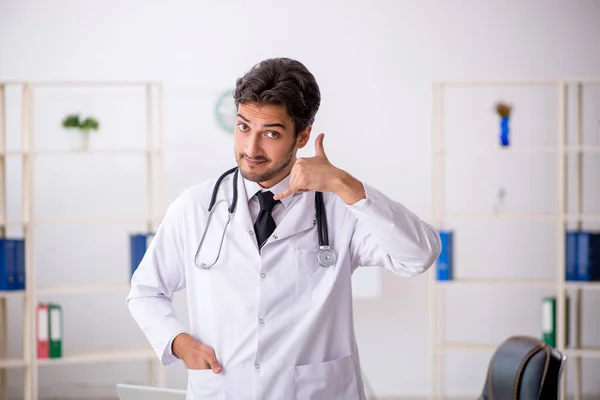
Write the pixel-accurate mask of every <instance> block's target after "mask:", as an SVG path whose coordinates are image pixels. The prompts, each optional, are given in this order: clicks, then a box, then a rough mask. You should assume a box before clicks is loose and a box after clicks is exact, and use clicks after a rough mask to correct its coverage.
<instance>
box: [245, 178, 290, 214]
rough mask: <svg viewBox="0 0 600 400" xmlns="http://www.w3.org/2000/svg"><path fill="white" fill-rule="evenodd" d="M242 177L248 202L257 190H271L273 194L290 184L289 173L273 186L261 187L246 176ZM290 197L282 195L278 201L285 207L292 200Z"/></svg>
mask: <svg viewBox="0 0 600 400" xmlns="http://www.w3.org/2000/svg"><path fill="white" fill-rule="evenodd" d="M242 179H243V180H244V187H245V188H246V194H247V196H248V202H250V200H252V198H253V197H254V195H255V194H256V193H257V192H259V191H266V190H270V191H271V192H273V194H277V193H280V192H283V191H284V190H285V189H287V188H288V187H289V186H290V176H289V175H287V176H286V177H285V178H283V179H282V180H281V181H279V183H277V184H276V185H274V186H273V187H270V188H263V187H262V186H260V185H259V184H258V183H256V182H253V181H250V180H248V179H246V178H242ZM292 197H293V196H287V197H284V198H283V199H281V200H280V201H281V203H282V204H283V205H284V206H285V207H286V208H287V206H289V205H290V202H291V201H292Z"/></svg>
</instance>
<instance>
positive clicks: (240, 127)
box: [238, 124, 248, 131]
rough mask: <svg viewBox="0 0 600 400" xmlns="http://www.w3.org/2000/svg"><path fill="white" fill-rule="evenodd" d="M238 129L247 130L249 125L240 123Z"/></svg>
mask: <svg viewBox="0 0 600 400" xmlns="http://www.w3.org/2000/svg"><path fill="white" fill-rule="evenodd" d="M238 129H239V130H240V131H245V130H247V129H248V125H246V124H238Z"/></svg>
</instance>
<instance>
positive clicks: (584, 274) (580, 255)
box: [577, 231, 600, 281]
mask: <svg viewBox="0 0 600 400" xmlns="http://www.w3.org/2000/svg"><path fill="white" fill-rule="evenodd" d="M577 278H578V280H580V281H598V280H600V233H598V232H586V231H581V232H579V233H578V236H577Z"/></svg>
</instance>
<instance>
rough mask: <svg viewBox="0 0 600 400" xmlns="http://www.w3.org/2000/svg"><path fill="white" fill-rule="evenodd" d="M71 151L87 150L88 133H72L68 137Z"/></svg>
mask: <svg viewBox="0 0 600 400" xmlns="http://www.w3.org/2000/svg"><path fill="white" fill-rule="evenodd" d="M69 140H70V142H71V149H72V150H80V151H81V150H87V149H88V148H89V143H90V132H89V131H74V132H71V133H70V135H69Z"/></svg>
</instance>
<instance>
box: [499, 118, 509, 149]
mask: <svg viewBox="0 0 600 400" xmlns="http://www.w3.org/2000/svg"><path fill="white" fill-rule="evenodd" d="M509 118H510V117H501V118H500V144H501V145H502V146H504V147H506V146H509V145H510V139H509V134H510V125H509Z"/></svg>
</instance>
